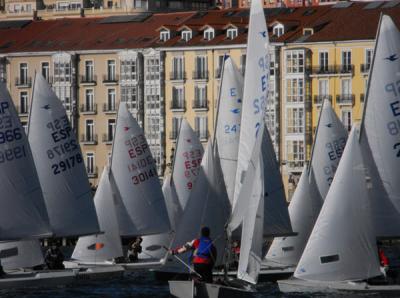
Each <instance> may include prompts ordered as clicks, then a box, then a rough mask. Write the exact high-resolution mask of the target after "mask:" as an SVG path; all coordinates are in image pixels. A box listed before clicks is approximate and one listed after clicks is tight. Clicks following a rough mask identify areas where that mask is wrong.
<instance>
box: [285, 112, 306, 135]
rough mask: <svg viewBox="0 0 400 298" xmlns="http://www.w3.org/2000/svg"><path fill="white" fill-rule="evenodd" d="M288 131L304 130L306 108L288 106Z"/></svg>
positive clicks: (299, 131) (300, 131) (298, 131)
mask: <svg viewBox="0 0 400 298" xmlns="http://www.w3.org/2000/svg"><path fill="white" fill-rule="evenodd" d="M286 112H287V115H286V117H287V118H286V119H287V133H303V132H304V109H303V108H287V109H286Z"/></svg>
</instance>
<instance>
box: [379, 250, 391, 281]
mask: <svg viewBox="0 0 400 298" xmlns="http://www.w3.org/2000/svg"><path fill="white" fill-rule="evenodd" d="M378 253H379V262H380V263H381V273H382V274H383V276H384V277H385V278H386V275H387V272H388V271H389V259H388V258H387V256H386V255H385V253H384V251H383V249H382V248H381V247H379V248H378Z"/></svg>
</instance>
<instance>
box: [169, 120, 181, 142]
mask: <svg viewBox="0 0 400 298" xmlns="http://www.w3.org/2000/svg"><path fill="white" fill-rule="evenodd" d="M181 121H182V118H180V117H173V118H172V130H171V135H170V138H171V139H176V138H177V137H178V132H179V127H180V125H181Z"/></svg>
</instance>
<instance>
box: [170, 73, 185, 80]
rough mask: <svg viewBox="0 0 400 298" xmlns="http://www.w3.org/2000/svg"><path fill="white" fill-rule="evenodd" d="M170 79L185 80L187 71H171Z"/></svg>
mask: <svg viewBox="0 0 400 298" xmlns="http://www.w3.org/2000/svg"><path fill="white" fill-rule="evenodd" d="M169 79H170V80H171V81H184V80H186V72H185V71H171V72H170V73H169Z"/></svg>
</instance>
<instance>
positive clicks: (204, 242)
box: [195, 237, 213, 259]
mask: <svg viewBox="0 0 400 298" xmlns="http://www.w3.org/2000/svg"><path fill="white" fill-rule="evenodd" d="M212 245H213V244H212V241H211V239H210V238H208V237H201V238H200V239H199V247H198V248H197V249H196V253H195V256H196V257H199V258H202V259H209V258H210V257H211V248H212Z"/></svg>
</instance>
